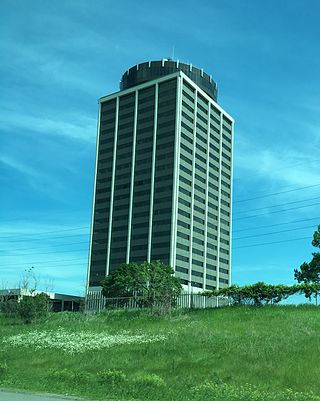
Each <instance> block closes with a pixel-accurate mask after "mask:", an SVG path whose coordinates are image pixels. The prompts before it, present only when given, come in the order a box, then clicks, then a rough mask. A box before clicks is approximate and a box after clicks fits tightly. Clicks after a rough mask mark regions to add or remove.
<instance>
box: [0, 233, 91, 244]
mask: <svg viewBox="0 0 320 401" xmlns="http://www.w3.org/2000/svg"><path fill="white" fill-rule="evenodd" d="M84 235H87V236H89V233H86V234H74V235H63V236H58V237H51V238H27V239H17V240H9V241H6V242H10V243H14V242H28V241H44V240H52V239H60V238H71V237H81V236H84Z"/></svg>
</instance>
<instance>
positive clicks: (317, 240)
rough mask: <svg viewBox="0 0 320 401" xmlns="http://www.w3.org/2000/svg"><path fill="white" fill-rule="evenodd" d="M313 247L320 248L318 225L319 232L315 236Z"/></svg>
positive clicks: (319, 226) (319, 227)
mask: <svg viewBox="0 0 320 401" xmlns="http://www.w3.org/2000/svg"><path fill="white" fill-rule="evenodd" d="M312 245H313V246H314V247H316V248H320V224H319V225H318V229H317V231H315V232H314V234H313V240H312Z"/></svg>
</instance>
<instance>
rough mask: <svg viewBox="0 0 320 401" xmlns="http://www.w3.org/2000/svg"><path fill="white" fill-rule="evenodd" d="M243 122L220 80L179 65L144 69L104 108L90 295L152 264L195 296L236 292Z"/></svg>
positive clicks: (132, 72) (132, 73)
mask: <svg viewBox="0 0 320 401" xmlns="http://www.w3.org/2000/svg"><path fill="white" fill-rule="evenodd" d="M233 122H234V121H233V119H232V117H230V115H229V114H227V113H226V112H225V111H224V110H223V109H222V108H221V107H220V106H219V105H218V104H217V85H216V83H215V82H214V81H213V80H212V79H211V76H209V75H207V74H206V73H205V72H203V70H200V69H198V68H195V67H193V66H192V65H191V64H184V63H180V62H178V61H172V60H162V61H151V62H146V63H142V64H137V65H136V66H134V67H132V68H130V69H129V70H128V71H127V72H126V73H125V74H124V75H123V76H122V80H121V84H120V91H119V92H117V93H114V94H111V95H108V96H105V97H102V98H101V99H100V100H99V122H98V138H97V155H96V167H95V187H94V201H93V212H92V228H91V243H90V257H89V270H88V287H89V289H94V288H95V287H99V283H100V281H101V280H102V279H103V278H104V277H105V276H106V275H107V274H109V273H110V272H111V271H112V270H114V269H116V268H117V267H118V266H119V265H120V264H121V263H128V262H144V261H146V260H147V261H152V260H161V261H163V262H165V263H167V264H170V265H171V266H172V267H173V269H174V271H175V274H176V276H178V277H180V278H181V282H182V284H184V285H185V286H188V287H189V289H190V286H192V287H195V288H197V289H203V290H206V289H207V290H211V289H213V288H219V287H222V286H226V285H228V284H229V283H230V262H231V197H232V143H233Z"/></svg>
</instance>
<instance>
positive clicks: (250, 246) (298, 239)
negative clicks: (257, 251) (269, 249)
mask: <svg viewBox="0 0 320 401" xmlns="http://www.w3.org/2000/svg"><path fill="white" fill-rule="evenodd" d="M303 239H310V237H300V238H292V239H286V240H282V241H273V242H263V243H262V244H251V245H241V246H235V247H233V249H240V248H252V247H256V246H263V245H271V244H281V243H283V242H292V241H300V240H303Z"/></svg>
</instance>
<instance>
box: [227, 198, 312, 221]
mask: <svg viewBox="0 0 320 401" xmlns="http://www.w3.org/2000/svg"><path fill="white" fill-rule="evenodd" d="M316 205H320V202H317V203H312V204H311V205H304V206H297V207H291V208H289V209H282V210H275V211H274V212H265V213H259V214H254V215H253V216H245V217H237V218H235V219H233V220H243V219H251V218H253V217H259V216H264V215H266V214H274V213H282V212H288V211H290V210H296V209H303V208H305V207H311V206H316Z"/></svg>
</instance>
